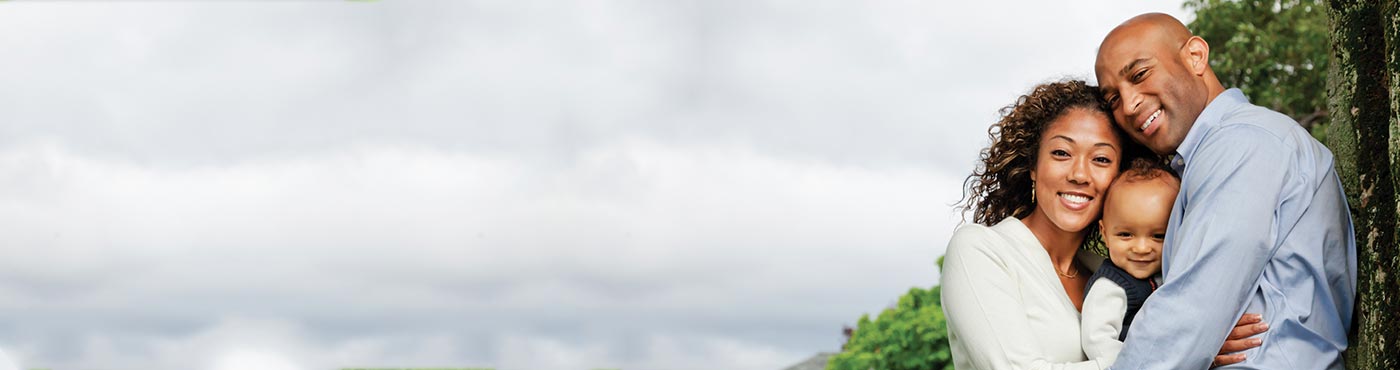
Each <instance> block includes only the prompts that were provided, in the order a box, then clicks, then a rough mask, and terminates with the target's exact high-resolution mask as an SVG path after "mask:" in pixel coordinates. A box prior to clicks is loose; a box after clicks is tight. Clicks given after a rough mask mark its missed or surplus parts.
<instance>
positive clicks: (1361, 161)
mask: <svg viewBox="0 0 1400 370" xmlns="http://www.w3.org/2000/svg"><path fill="white" fill-rule="evenodd" d="M1385 3H1386V4H1381V1H1376V0H1369V1H1368V0H1329V1H1328V4H1327V5H1328V6H1327V8H1328V18H1329V19H1330V33H1331V35H1330V36H1331V37H1330V39H1331V40H1332V50H1331V55H1330V57H1329V63H1330V66H1329V70H1328V79H1327V81H1328V86H1327V95H1328V99H1327V100H1328V101H1327V110H1328V111H1329V112H1332V114H1331V115H1330V119H1331V126H1330V127H1328V132H1327V141H1328V143H1327V146H1328V147H1329V148H1331V150H1332V151H1333V154H1334V155H1336V161H1337V171H1338V174H1339V175H1341V177H1342V182H1343V186H1344V187H1345V189H1346V192H1347V196H1348V198H1349V199H1348V200H1349V203H1350V204H1351V209H1352V218H1353V221H1354V222H1355V226H1356V244H1357V269H1358V270H1359V271H1358V273H1357V296H1358V298H1357V305H1356V315H1355V316H1353V321H1352V325H1353V328H1352V331H1351V338H1350V344H1351V347H1350V349H1349V350H1348V351H1347V356H1346V357H1347V358H1346V361H1347V368H1349V369H1395V368H1400V325H1395V324H1394V323H1387V321H1388V320H1387V319H1392V318H1393V317H1391V316H1393V315H1395V314H1396V313H1400V294H1398V293H1400V285H1396V284H1394V280H1395V276H1397V275H1395V274H1396V273H1400V269H1398V268H1397V267H1400V246H1397V245H1396V243H1395V236H1396V233H1397V232H1400V230H1397V229H1396V217H1397V213H1400V210H1397V208H1396V200H1395V192H1396V189H1397V187H1398V186H1400V184H1397V183H1395V182H1394V181H1395V180H1397V179H1396V178H1395V177H1394V176H1392V173H1395V172H1397V171H1400V168H1397V167H1396V165H1397V164H1400V142H1398V141H1397V139H1400V132H1397V131H1400V130H1397V122H1395V121H1394V119H1395V118H1396V116H1397V114H1396V113H1397V112H1400V89H1397V87H1396V85H1395V82H1396V81H1397V80H1400V36H1397V35H1400V33H1397V32H1396V31H1397V29H1396V27H1397V24H1396V21H1397V20H1400V15H1397V14H1396V11H1397V6H1396V4H1395V3H1394V2H1392V1H1386V2H1385Z"/></svg>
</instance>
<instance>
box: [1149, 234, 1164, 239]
mask: <svg viewBox="0 0 1400 370" xmlns="http://www.w3.org/2000/svg"><path fill="white" fill-rule="evenodd" d="M1166 238H1167V234H1152V239H1157V240H1162V239H1166Z"/></svg>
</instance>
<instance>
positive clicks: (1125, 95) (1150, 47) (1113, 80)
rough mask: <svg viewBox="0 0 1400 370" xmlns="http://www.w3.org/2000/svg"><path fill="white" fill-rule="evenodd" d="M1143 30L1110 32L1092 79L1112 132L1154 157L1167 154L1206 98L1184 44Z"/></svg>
mask: <svg viewBox="0 0 1400 370" xmlns="http://www.w3.org/2000/svg"><path fill="white" fill-rule="evenodd" d="M1144 28H1145V27H1125V28H1120V29H1117V30H1114V32H1113V33H1112V34H1110V35H1109V37H1108V38H1107V39H1105V40H1104V43H1103V45H1102V46H1100V47H1099V55H1098V60H1097V62H1096V63H1095V66H1094V73H1095V75H1097V77H1098V80H1099V85H1100V87H1101V88H1102V89H1103V91H1104V99H1105V100H1107V101H1108V102H1109V105H1110V106H1111V107H1112V108H1113V118H1114V120H1115V121H1117V124H1118V126H1119V127H1122V128H1123V131H1126V132H1127V133H1128V135H1129V136H1131V137H1132V138H1133V140H1137V141H1138V142H1139V143H1142V144H1143V145H1145V146H1147V147H1148V148H1151V149H1152V151H1154V152H1157V154H1162V155H1167V154H1172V153H1174V152H1176V148H1177V146H1180V145H1181V142H1182V140H1184V139H1185V138H1186V133H1187V132H1189V131H1191V125H1192V124H1194V123H1195V122H1196V117H1198V116H1200V115H1201V111H1202V110H1205V105H1206V104H1205V102H1206V101H1207V100H1208V99H1207V96H1206V94H1207V92H1206V89H1205V84H1204V83H1203V81H1202V80H1201V76H1199V75H1197V74H1195V73H1193V72H1192V70H1191V69H1190V68H1188V65H1187V60H1186V58H1187V56H1188V55H1187V53H1186V50H1184V48H1183V46H1184V45H1185V44H1183V43H1177V42H1174V41H1175V40H1171V39H1170V37H1168V36H1167V35H1162V34H1161V33H1160V32H1153V30H1151V29H1144ZM1200 63H1204V61H1200Z"/></svg>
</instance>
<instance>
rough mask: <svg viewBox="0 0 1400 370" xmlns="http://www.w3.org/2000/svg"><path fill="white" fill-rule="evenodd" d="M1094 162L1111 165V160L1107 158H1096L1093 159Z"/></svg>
mask: <svg viewBox="0 0 1400 370" xmlns="http://www.w3.org/2000/svg"><path fill="white" fill-rule="evenodd" d="M1094 162H1099V163H1103V164H1113V159H1110V158H1108V157H1098V158H1094Z"/></svg>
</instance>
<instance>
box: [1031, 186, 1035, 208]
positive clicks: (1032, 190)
mask: <svg viewBox="0 0 1400 370" xmlns="http://www.w3.org/2000/svg"><path fill="white" fill-rule="evenodd" d="M1031 203H1035V181H1031Z"/></svg>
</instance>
